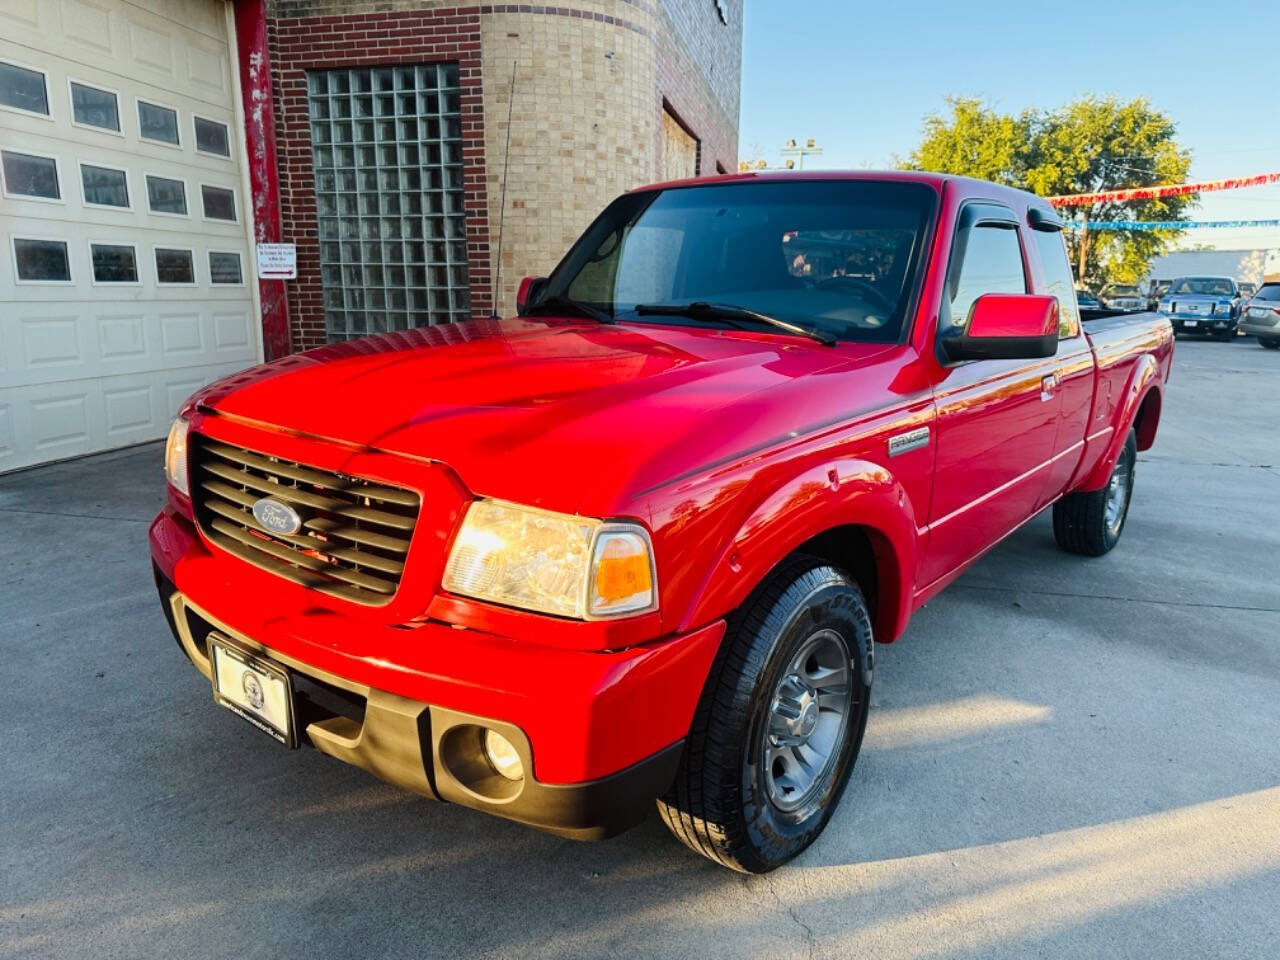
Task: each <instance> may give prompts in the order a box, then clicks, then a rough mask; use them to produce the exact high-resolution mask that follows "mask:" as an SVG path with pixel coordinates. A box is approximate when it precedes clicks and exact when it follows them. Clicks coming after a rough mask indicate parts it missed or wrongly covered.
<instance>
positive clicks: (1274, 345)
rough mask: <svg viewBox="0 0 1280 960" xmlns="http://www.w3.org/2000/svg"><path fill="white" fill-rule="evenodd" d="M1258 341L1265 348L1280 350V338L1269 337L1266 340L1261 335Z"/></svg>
mask: <svg viewBox="0 0 1280 960" xmlns="http://www.w3.org/2000/svg"><path fill="white" fill-rule="evenodd" d="M1258 343H1260V344H1262V347H1263V349H1264V350H1280V340H1277V339H1275V338H1274V337H1267V338H1266V339H1265V340H1264V339H1263V338H1262V337H1259V338H1258Z"/></svg>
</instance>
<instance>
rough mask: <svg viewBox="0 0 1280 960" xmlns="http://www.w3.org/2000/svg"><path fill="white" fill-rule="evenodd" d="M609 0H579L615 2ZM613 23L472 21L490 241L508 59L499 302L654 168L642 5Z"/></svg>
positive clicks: (510, 305) (537, 17) (550, 263)
mask: <svg viewBox="0 0 1280 960" xmlns="http://www.w3.org/2000/svg"><path fill="white" fill-rule="evenodd" d="M619 6H622V5H621V4H616V3H605V4H589V3H580V4H577V5H576V6H575V8H574V9H579V8H580V9H583V10H587V9H589V8H592V7H599V8H603V9H609V10H611V11H614V12H617V8H618V7H619ZM624 12H626V13H630V14H632V15H633V16H634V18H635V19H632V20H629V21H628V22H627V23H623V24H619V23H617V22H615V23H607V22H601V21H597V20H594V19H591V20H588V19H584V18H575V17H565V16H547V15H543V14H534V13H515V14H508V13H504V14H496V13H495V14H493V15H491V16H486V17H484V18H483V19H482V21H481V58H482V63H483V70H482V75H483V80H484V104H485V152H486V156H487V158H488V163H487V165H486V171H487V176H488V191H487V192H488V197H489V224H490V239H491V246H492V247H493V248H494V254H495V264H496V244H497V236H498V221H499V213H500V203H501V197H502V184H501V179H502V167H503V153H504V151H505V149H506V137H507V111H508V107H509V106H510V105H511V100H510V96H509V91H510V86H511V65H512V63H513V61H514V62H515V63H516V64H517V67H516V89H515V104H514V110H513V112H512V121H511V157H510V163H509V166H508V173H507V210H506V217H505V221H504V224H503V240H502V279H501V286H502V290H501V291H500V294H499V299H498V302H499V306H498V312H499V313H500V314H503V315H505V314H508V313H513V312H514V311H515V291H516V287H517V285H518V284H519V281H520V278H521V277H522V276H525V275H545V274H547V273H548V272H550V271H551V269H552V268H553V267H554V266H555V265H556V264H557V263H558V262H559V261H560V258H561V257H562V256H563V255H564V253H565V251H566V250H567V249H568V247H569V245H570V244H571V243H572V242H573V241H574V240H575V239H577V237H578V235H579V234H580V233H581V232H582V231H583V229H584V228H585V227H586V226H587V224H589V223H590V222H591V220H592V219H593V218H594V217H595V215H596V214H597V213H599V212H600V210H601V209H602V208H603V207H604V206H605V204H607V203H608V202H609V201H610V200H612V199H613V198H614V197H616V196H617V195H618V194H619V193H622V192H624V191H626V190H629V189H631V188H633V187H636V186H639V185H641V184H644V183H648V182H650V181H652V180H653V179H655V177H656V175H657V172H656V166H657V165H656V162H655V161H656V158H655V157H654V155H653V151H652V147H651V145H652V144H653V142H654V135H655V131H654V126H655V123H656V116H655V114H654V111H653V104H654V100H655V96H656V94H655V89H656V88H655V80H654V69H655V63H654V47H653V40H652V38H651V37H650V36H649V35H648V29H649V20H650V18H649V16H648V15H647V14H646V13H645V12H644V10H642V9H640V8H639V7H637V6H628V7H627V9H626V10H625V11H624Z"/></svg>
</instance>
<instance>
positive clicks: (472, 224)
mask: <svg viewBox="0 0 1280 960" xmlns="http://www.w3.org/2000/svg"><path fill="white" fill-rule="evenodd" d="M725 4H726V6H727V10H728V13H729V23H728V24H727V25H726V24H722V23H721V22H720V19H719V17H718V15H717V12H716V6H715V3H714V2H713V0H575V2H573V3H572V5H570V6H565V5H561V6H544V5H539V4H502V3H494V4H466V3H459V2H458V0H453V2H445V0H268V16H269V20H268V27H269V39H270V52H271V58H272V76H273V81H274V83H273V98H274V101H275V110H276V126H277V130H276V135H277V139H278V145H279V168H280V202H281V220H282V224H283V233H284V237H283V239H284V240H285V241H286V242H289V241H291V242H294V243H296V244H297V246H298V279H297V280H296V281H294V282H291V283H290V284H289V288H290V290H289V307H290V316H291V322H292V327H293V338H294V345H295V348H297V349H305V348H307V347H310V346H315V345H317V344H320V343H323V342H324V340H325V324H324V311H323V292H322V287H321V280H320V271H319V244H318V240H317V236H316V210H315V192H314V179H313V174H312V163H311V156H312V150H311V134H310V123H309V114H308V105H307V92H306V73H307V71H308V70H312V69H330V68H334V67H343V66H372V65H390V64H412V63H436V62H450V61H452V62H457V63H458V64H459V65H460V68H461V82H462V94H463V95H462V113H463V131H462V136H463V141H464V142H463V174H464V185H465V210H466V229H467V249H468V270H469V274H470V286H471V303H472V311H473V313H474V314H475V315H487V314H488V313H489V312H490V311H491V309H492V308H493V294H492V289H493V288H492V281H493V277H494V271H495V270H496V269H497V267H498V264H497V262H496V256H497V252H496V249H495V248H496V241H497V231H498V223H499V219H500V217H501V216H502V211H501V210H500V209H499V202H500V197H501V177H502V167H503V159H504V153H505V151H506V138H507V133H508V131H507V111H508V107H509V106H510V105H511V102H510V96H509V92H510V80H511V66H512V63H513V61H514V62H516V63H517V81H516V99H515V105H514V112H513V120H512V124H511V131H510V133H511V146H510V168H509V172H508V175H507V204H506V211H505V223H504V227H503V235H504V236H503V249H502V265H501V280H502V283H501V290H500V291H499V295H498V304H497V309H498V312H499V313H500V314H504V315H505V314H509V313H512V312H514V308H515V304H514V295H515V287H516V285H517V283H518V282H519V279H520V277H521V276H523V275H526V274H545V273H547V272H548V271H549V270H550V269H551V268H552V267H554V266H555V264H556V263H557V262H558V260H559V258H560V257H561V256H562V255H563V254H564V252H565V250H566V249H567V247H568V245H569V244H570V243H571V242H572V241H573V239H574V238H576V237H577V235H578V234H579V233H580V232H581V231H582V229H583V228H584V227H585V226H586V225H587V224H588V223H589V222H590V221H591V219H592V218H593V217H594V216H595V214H596V213H598V212H599V210H600V209H601V208H602V207H603V206H604V205H605V204H606V203H607V202H608V201H609V200H611V199H612V198H613V197H614V196H616V195H617V194H619V193H621V192H623V191H625V190H628V189H631V188H633V187H636V186H639V185H641V184H644V183H646V182H650V181H652V180H655V179H657V178H658V177H659V176H660V175H661V162H660V157H661V156H662V152H663V147H664V141H663V138H662V134H661V129H662V122H663V120H662V118H663V112H664V108H665V109H668V110H669V111H670V112H671V114H673V115H674V116H675V117H676V118H677V119H678V120H679V122H680V124H681V125H682V126H683V127H684V128H685V129H686V130H688V131H689V132H690V133H691V134H692V135H693V136H694V137H695V138H696V139H697V141H698V151H699V157H700V172H701V173H702V174H704V175H707V174H713V173H714V172H715V171H716V169H717V167H718V166H720V167H723V169H726V170H733V169H736V166H737V121H738V90H739V81H740V74H741V46H742V19H741V18H742V0H725Z"/></svg>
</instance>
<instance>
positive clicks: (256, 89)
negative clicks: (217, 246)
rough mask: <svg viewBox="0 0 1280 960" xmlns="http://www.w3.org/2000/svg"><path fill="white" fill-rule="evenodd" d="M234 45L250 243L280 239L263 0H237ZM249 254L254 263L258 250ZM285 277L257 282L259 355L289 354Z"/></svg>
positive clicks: (265, 18) (277, 188) (274, 131)
mask: <svg viewBox="0 0 1280 960" xmlns="http://www.w3.org/2000/svg"><path fill="white" fill-rule="evenodd" d="M235 27H236V48H237V50H238V55H239V60H240V62H239V64H238V66H239V70H240V94H241V97H242V98H243V100H244V104H243V106H244V126H245V131H244V133H245V144H246V146H247V148H248V149H247V151H246V152H247V153H248V155H249V187H250V190H251V191H252V193H253V196H252V203H253V208H252V209H253V230H254V237H253V239H254V243H255V244H258V243H280V242H282V239H281V236H282V234H281V228H280V184H279V180H278V177H277V170H276V122H275V109H274V107H273V106H272V102H271V63H270V59H269V54H268V52H267V12H266V3H265V0H235ZM249 256H251V257H254V258H255V261H256V257H257V252H256V249H255V250H252V251H250V253H249ZM285 282H286V281H284V280H259V281H258V298H259V301H260V302H261V304H262V352H263V359H265V360H275V359H276V358H277V357H283V356H286V355H287V354H289V353H292V352H293V342H292V337H291V336H290V333H289V301H288V296H287V292H286V290H285Z"/></svg>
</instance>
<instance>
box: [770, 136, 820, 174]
mask: <svg viewBox="0 0 1280 960" xmlns="http://www.w3.org/2000/svg"><path fill="white" fill-rule="evenodd" d="M780 152H781V153H782V155H783V156H784V157H799V158H800V162H799V164H797V167H798V169H800V170H803V169H804V158H805V157H813V156H819V157H820V156H822V148H821V147H819V146H818V145H817V144H815V143H814V142H813V137H810V138H809V139H808V140H806V141H805V142H804V146H800V145H798V144H797V143H796V141H794V140H788V141H787V143H786V146H784V147H783V148H782V150H781V151H780ZM787 165H788V167H790V163H789V162H788V164H787Z"/></svg>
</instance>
